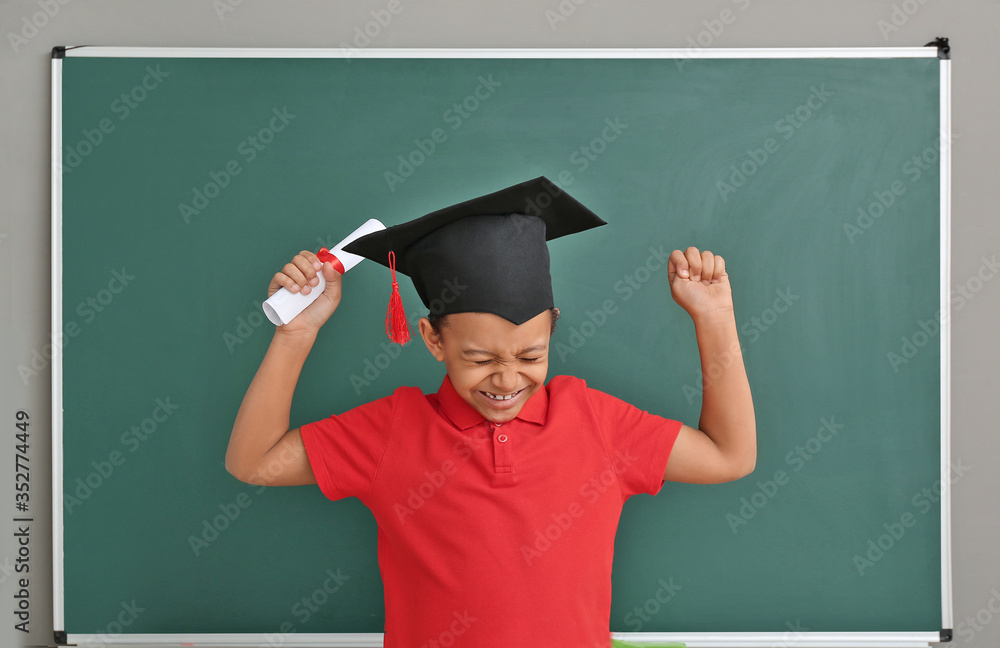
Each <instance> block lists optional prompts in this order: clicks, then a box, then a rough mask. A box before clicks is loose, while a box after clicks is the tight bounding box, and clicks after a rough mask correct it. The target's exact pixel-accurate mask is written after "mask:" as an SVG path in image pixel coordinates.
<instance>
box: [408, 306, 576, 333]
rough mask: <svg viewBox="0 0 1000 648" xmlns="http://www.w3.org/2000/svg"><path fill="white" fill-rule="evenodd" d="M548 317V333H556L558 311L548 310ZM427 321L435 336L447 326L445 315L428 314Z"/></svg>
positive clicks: (553, 308) (554, 309) (556, 309)
mask: <svg viewBox="0 0 1000 648" xmlns="http://www.w3.org/2000/svg"><path fill="white" fill-rule="evenodd" d="M549 317H551V318H552V324H551V328H550V329H549V333H550V334H551V333H555V332H556V321H558V320H559V309H558V308H555V307H552V308H550V309H549ZM427 319H428V320H430V323H431V328H432V329H434V332H435V333H436V334H437V335H441V329H442V328H443V327H445V326H447V325H448V316H447V315H437V314H435V313H428V315H427Z"/></svg>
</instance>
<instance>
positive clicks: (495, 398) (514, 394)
mask: <svg viewBox="0 0 1000 648" xmlns="http://www.w3.org/2000/svg"><path fill="white" fill-rule="evenodd" d="M483 393H484V394H486V397H487V398H490V399H492V400H510V399H512V398H514V397H515V396H517V395H518V394H520V393H521V391H520V390H518V391H516V392H514V393H513V394H507V395H506V396H498V395H496V394H491V393H489V392H483Z"/></svg>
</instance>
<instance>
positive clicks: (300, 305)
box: [263, 218, 385, 326]
mask: <svg viewBox="0 0 1000 648" xmlns="http://www.w3.org/2000/svg"><path fill="white" fill-rule="evenodd" d="M384 229H385V225H383V224H382V223H380V222H379V221H377V220H375V219H374V218H370V219H368V220H367V221H365V224H364V225H362V226H361V227H359V228H358V229H356V230H354V231H353V232H351V234H350V236H348V237H347V238H345V239H344V240H343V241H341V242H340V243H337V245H336V247H334V248H333V249H332V250H327V249H326V248H322V249H321V250H320V251H319V253H318V254H317V255H316V256H318V257H319V260H320V261H329V262H330V263H331V264H332V265H333V269H334V270H336V271H337V272H339V273H340V274H344V273H345V272H347V271H348V270H350V269H351V268H353V267H354V266H356V265H358V263H359V262H361V261H363V260H364V257H362V256H358V255H356V254H351V253H350V252H344V250H343V248H344V246H345V245H347V244H348V243H350V242H351V241H353V240H354V239H358V238H361V237H362V236H364V235H365V234H371V233H372V232H377V231H379V230H384ZM316 276H317V277H318V278H319V284H317V285H315V286H310V290H309V294H308V295H303V294H302V293H301V292H294V293H293V292H291V291H290V290H288V289H287V288H279V289H278V291H277V292H275V293H274V294H273V295H271V296H270V297H268V298H267V301H265V302H264V304H263V308H264V314H265V315H267V319H269V320H271V323H272V324H274V325H275V326H281V325H282V324H288V323H289V322H291V321H292V320H293V319H295V316H296V315H298V314H299V313H301V312H302V311H303V310H305V308H306V306H308V305H309V304H311V303H313V302H314V301H316V298H317V297H319V296H320V294H321V293H322V292H323V289H324V288H326V278H325V277H323V272H322V270H321V271H320V272H317V273H316Z"/></svg>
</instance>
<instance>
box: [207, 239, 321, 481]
mask: <svg viewBox="0 0 1000 648" xmlns="http://www.w3.org/2000/svg"><path fill="white" fill-rule="evenodd" d="M319 271H322V272H323V276H324V278H325V279H326V282H327V283H326V289H325V290H324V291H323V294H322V295H321V296H320V298H319V299H317V300H316V301H314V302H313V303H312V304H310V305H309V306H308V307H307V308H306V309H305V310H303V311H302V312H301V313H300V314H299V315H298V316H297V317H296V318H295V319H294V320H293V321H291V322H289V323H288V324H285V325H283V326H279V327H277V328H276V329H275V333H274V338H273V339H272V340H271V345H270V346H269V347H268V350H267V354H266V355H265V356H264V360H263V361H262V362H261V365H260V368H259V369H258V370H257V374H256V375H255V376H254V379H253V381H252V382H251V383H250V387H249V388H248V389H247V393H246V396H244V397H243V403H242V404H241V405H240V410H239V412H238V413H237V415H236V422H235V423H234V425H233V431H232V434H231V436H230V438H229V448H228V449H227V450H226V470H228V471H229V473H230V474H232V475H233V476H234V477H236V478H237V479H239V480H240V481H244V482H248V483H251V484H261V485H265V486H297V485H302V484H315V483H316V477H315V476H314V475H313V472H312V467H311V466H310V464H309V458H308V457H307V456H306V451H305V446H304V445H303V443H302V437H301V435H300V434H299V430H298V428H296V429H294V430H289V429H288V422H289V415H290V412H291V408H292V394H293V393H294V392H295V385H296V383H297V382H298V380H299V374H300V373H301V371H302V366H303V365H304V364H305V361H306V357H308V355H309V351H310V350H311V349H312V345H313V342H315V340H316V334H317V333H318V332H319V329H320V327H321V326H323V324H324V323H325V322H326V320H327V319H329V317H330V315H331V314H333V311H334V310H336V308H337V305H338V304H339V303H340V289H341V276H340V274H339V273H338V272H337V271H335V270H334V269H333V268H332V267H331V266H330V264H329V263H324V264H320V262H319V260H318V259H316V256H315V255H314V254H313V253H311V252H309V251H308V250H303V251H302V252H301V253H300V254H298V255H296V257H295V258H294V259H293V261H292V263H289V264H287V265H286V266H285V268H284V269H283V272H279V273H277V274H275V276H274V279H272V281H271V285H270V286H269V289H268V294H269V295H270V294H273V293H274V292H275V291H276V290H278V289H279V288H281V287H285V288H288V289H289V290H292V291H293V292H297V291H300V290H301V291H302V292H303V293H308V292H309V291H310V290H311V289H312V286H314V285H316V283H318V279H317V278H316V273H317V272H319Z"/></svg>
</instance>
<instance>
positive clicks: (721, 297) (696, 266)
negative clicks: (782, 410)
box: [663, 247, 757, 484]
mask: <svg viewBox="0 0 1000 648" xmlns="http://www.w3.org/2000/svg"><path fill="white" fill-rule="evenodd" d="M668 274H669V279H670V290H671V293H672V294H673V296H674V300H675V301H677V303H678V304H680V306H681V307H683V308H684V309H685V310H686V311H687V312H688V313H689V314H690V315H691V319H692V320H693V321H694V327H695V335H696V336H697V339H698V351H699V354H700V356H701V368H702V382H703V386H704V392H703V395H702V407H701V420H700V421H699V423H698V427H699V429H695V428H692V427H690V426H688V425H683V426H682V427H681V431H680V434H679V435H678V437H677V440H676V441H675V442H674V446H673V449H672V450H671V452H670V458H669V460H668V461H667V468H666V471H665V472H664V475H663V478H664V479H665V480H668V481H679V482H689V483H699V484H715V483H720V482H727V481H732V480H735V479H739V478H741V477H744V476H745V475H748V474H750V473H751V472H753V469H754V465H755V464H756V461H757V432H756V430H757V426H756V422H755V420H754V410H753V399H752V397H751V394H750V384H749V381H748V380H747V374H746V369H745V368H744V366H743V354H742V352H741V351H740V342H739V338H738V336H737V333H736V318H735V315H734V312H733V301H732V291H731V289H730V285H729V276H728V275H727V274H726V269H725V260H724V259H723V258H722V257H721V256H716V255H713V254H712V253H711V252H709V251H707V250H706V251H704V252H699V251H698V250H697V249H696V248H693V247H691V248H688V249H687V250H686V251H685V252H684V253H682V252H681V251H680V250H674V252H673V253H672V254H671V255H670V260H669V262H668Z"/></svg>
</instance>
